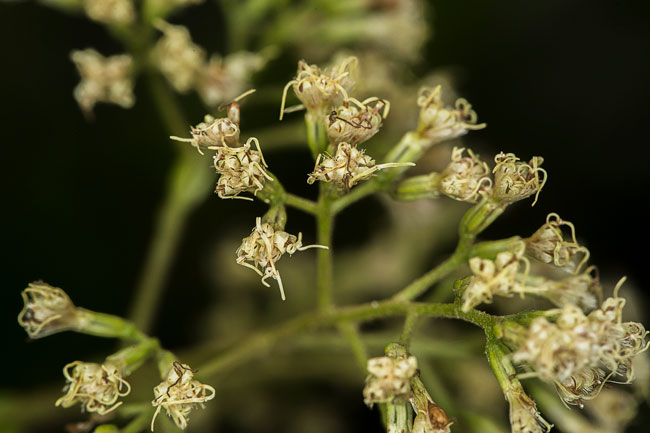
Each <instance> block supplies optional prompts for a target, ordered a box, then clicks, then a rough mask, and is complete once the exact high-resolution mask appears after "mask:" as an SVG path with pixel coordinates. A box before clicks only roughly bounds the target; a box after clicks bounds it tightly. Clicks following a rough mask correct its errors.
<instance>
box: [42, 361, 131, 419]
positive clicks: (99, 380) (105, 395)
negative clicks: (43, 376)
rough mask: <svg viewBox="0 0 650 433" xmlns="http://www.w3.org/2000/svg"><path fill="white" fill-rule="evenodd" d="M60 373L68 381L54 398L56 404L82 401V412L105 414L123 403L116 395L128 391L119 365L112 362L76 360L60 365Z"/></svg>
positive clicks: (65, 405) (121, 395)
mask: <svg viewBox="0 0 650 433" xmlns="http://www.w3.org/2000/svg"><path fill="white" fill-rule="evenodd" d="M63 375H64V376H65V378H66V381H67V383H66V386H65V388H64V389H63V390H64V392H65V395H64V396H63V397H61V398H59V399H58V400H57V401H56V403H55V405H56V406H62V407H70V406H72V405H74V404H76V403H81V405H82V407H81V410H82V411H86V412H90V413H94V412H96V413H98V414H99V415H105V414H107V413H109V412H111V411H112V410H114V409H115V408H117V407H118V406H120V405H121V404H122V402H121V401H120V402H118V401H117V400H118V398H120V397H124V396H126V395H128V394H129V392H131V386H130V385H129V383H128V382H127V381H125V380H124V379H123V378H122V374H121V372H120V371H119V369H118V367H117V366H115V365H114V364H111V363H106V364H96V363H94V362H81V361H75V362H71V363H70V364H68V365H66V366H65V367H63Z"/></svg>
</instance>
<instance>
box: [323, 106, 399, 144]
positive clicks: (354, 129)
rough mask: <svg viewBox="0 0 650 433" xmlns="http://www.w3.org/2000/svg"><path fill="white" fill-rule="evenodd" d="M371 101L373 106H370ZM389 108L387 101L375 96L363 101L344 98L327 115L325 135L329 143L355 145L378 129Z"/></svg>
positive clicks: (368, 137)
mask: <svg viewBox="0 0 650 433" xmlns="http://www.w3.org/2000/svg"><path fill="white" fill-rule="evenodd" d="M373 102H374V106H371V105H370V104H372V103H373ZM389 109H390V104H389V103H388V102H387V101H385V100H383V99H379V98H376V97H373V98H368V99H366V100H364V101H363V102H359V101H357V100H356V99H354V98H348V99H346V100H345V101H343V105H341V106H340V107H338V108H337V109H336V110H334V111H332V112H331V113H330V114H329V116H328V124H327V136H328V138H329V140H330V143H331V144H332V145H338V144H340V143H343V142H346V143H350V144H352V145H355V146H356V145H357V144H359V143H363V142H365V141H368V140H369V139H370V138H371V137H372V136H374V135H375V134H376V133H377V132H378V131H379V128H380V127H381V122H382V120H383V119H385V118H386V116H387V115H388V111H389ZM380 111H381V113H380Z"/></svg>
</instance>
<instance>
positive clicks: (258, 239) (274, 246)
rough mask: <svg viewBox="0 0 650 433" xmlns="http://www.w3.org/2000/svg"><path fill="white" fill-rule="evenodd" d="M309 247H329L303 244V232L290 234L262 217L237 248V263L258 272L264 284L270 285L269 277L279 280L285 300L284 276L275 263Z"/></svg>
mask: <svg viewBox="0 0 650 433" xmlns="http://www.w3.org/2000/svg"><path fill="white" fill-rule="evenodd" d="M308 248H323V249H328V248H327V247H326V246H324V245H307V246H303V245H302V233H298V236H295V235H292V234H289V233H287V232H285V231H283V230H281V229H278V228H277V227H273V225H272V224H270V223H267V222H265V223H262V218H260V217H258V218H257V219H256V220H255V228H253V231H252V232H251V234H250V235H249V236H248V237H245V238H244V239H242V243H241V246H240V247H239V248H238V249H237V263H238V264H240V265H242V266H246V267H247V268H250V269H252V270H254V271H255V272H257V273H258V274H259V275H260V276H261V277H262V284H264V285H265V286H266V287H270V286H269V284H268V283H267V282H266V279H267V278H274V279H275V280H277V282H278V286H279V288H280V295H281V296H282V300H283V301H284V300H285V295H284V287H283V286H282V278H280V273H279V272H278V270H277V269H276V267H275V263H276V262H277V261H278V260H280V259H281V258H282V256H283V255H284V254H285V253H287V254H289V255H290V256H291V255H293V253H295V252H296V251H303V250H306V249H308Z"/></svg>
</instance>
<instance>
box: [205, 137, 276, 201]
mask: <svg viewBox="0 0 650 433" xmlns="http://www.w3.org/2000/svg"><path fill="white" fill-rule="evenodd" d="M251 143H255V145H256V146H257V150H253V149H251ZM208 149H212V150H217V154H216V155H215V156H214V168H215V169H216V170H217V173H219V175H220V176H219V179H218V180H217V187H216V189H215V192H216V193H217V195H218V196H219V198H240V199H244V200H252V199H250V198H247V197H239V194H241V193H242V192H252V193H253V195H255V194H257V192H258V191H260V190H262V188H264V183H265V182H266V180H270V181H273V178H272V177H271V176H269V174H268V173H267V172H266V169H265V168H266V167H267V165H266V161H264V156H263V155H262V150H261V149H260V144H259V141H257V139H256V138H254V137H251V138H250V139H248V141H247V142H246V144H244V145H243V146H240V147H228V146H215V147H213V146H210V147H208Z"/></svg>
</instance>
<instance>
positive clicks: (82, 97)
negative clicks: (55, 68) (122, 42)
mask: <svg viewBox="0 0 650 433" xmlns="http://www.w3.org/2000/svg"><path fill="white" fill-rule="evenodd" d="M70 58H71V59H72V61H73V62H74V64H75V65H76V67H77V70H78V71H79V75H80V76H81V82H80V83H79V84H78V85H77V87H75V89H74V97H75V99H76V100H77V102H78V103H79V106H80V107H81V108H82V110H83V111H84V112H85V113H91V112H92V110H93V107H94V106H95V104H96V103H97V102H110V103H113V104H117V105H119V106H121V107H124V108H129V107H131V106H133V104H134V102H135V97H134V96H133V79H132V76H131V68H132V63H133V60H132V59H131V56H128V55H125V54H121V55H118V56H110V57H104V56H102V55H101V54H99V53H98V52H97V51H95V50H93V49H91V48H88V49H86V50H82V51H73V52H72V53H71V55H70Z"/></svg>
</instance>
